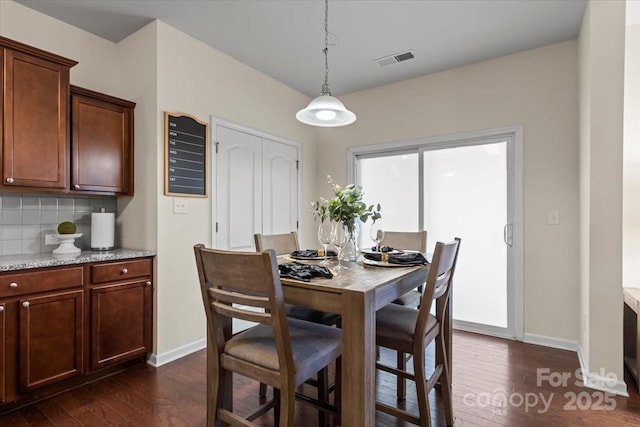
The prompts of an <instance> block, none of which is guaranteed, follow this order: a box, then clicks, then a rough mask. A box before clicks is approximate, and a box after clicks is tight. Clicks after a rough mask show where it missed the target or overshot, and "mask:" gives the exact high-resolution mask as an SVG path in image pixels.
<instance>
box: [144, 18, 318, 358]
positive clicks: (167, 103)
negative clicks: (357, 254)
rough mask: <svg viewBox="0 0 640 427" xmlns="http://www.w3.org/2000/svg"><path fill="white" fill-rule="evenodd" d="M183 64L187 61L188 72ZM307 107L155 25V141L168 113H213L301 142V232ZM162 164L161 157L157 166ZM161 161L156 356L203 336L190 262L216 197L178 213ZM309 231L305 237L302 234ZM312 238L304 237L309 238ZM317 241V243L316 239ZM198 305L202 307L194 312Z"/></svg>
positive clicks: (310, 169) (306, 189)
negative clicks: (302, 117) (166, 190)
mask: <svg viewBox="0 0 640 427" xmlns="http://www.w3.org/2000/svg"><path fill="white" fill-rule="evenodd" d="M183 64H189V66H188V67H186V66H183ZM306 103H308V98H307V97H306V96H304V95H302V94H301V93H299V92H297V91H295V90H293V89H291V88H288V87H287V86H284V85H283V84H281V83H279V82H277V81H275V80H273V79H271V78H269V77H267V76H265V75H263V74H260V73H258V72H256V71H255V70H253V69H252V68H250V67H248V66H246V65H244V64H242V63H240V62H238V61H237V60H235V59H233V58H231V57H229V56H227V55H225V54H223V53H221V52H219V51H216V50H215V49H212V48H210V47H208V46H206V45H204V44H203V43H201V42H199V41H197V40H195V39H193V38H191V37H189V36H187V35H186V34H184V33H182V32H180V31H178V30H176V29H174V28H172V27H170V26H168V25H166V24H164V23H161V22H160V23H158V111H157V120H158V129H157V132H158V138H157V140H156V143H157V144H158V145H161V144H163V141H164V140H163V131H162V126H163V116H162V114H163V112H164V111H183V112H188V113H189V114H192V115H194V116H196V117H198V118H199V119H200V120H204V121H208V120H209V116H210V115H211V114H213V115H216V116H219V117H222V118H224V119H227V120H230V121H233V122H237V123H241V124H243V125H246V126H249V127H253V128H255V129H260V130H262V131H265V132H269V133H271V134H275V135H278V136H282V137H284V138H288V139H291V140H294V141H298V142H300V143H301V144H302V164H303V184H302V186H303V188H302V191H303V194H304V195H305V196H306V197H305V198H304V199H303V202H302V209H303V213H302V214H301V219H302V226H303V229H304V227H305V225H307V224H306V223H307V222H309V221H311V216H310V215H306V214H305V207H306V206H308V205H309V203H310V200H309V197H310V196H311V195H312V194H313V192H314V191H313V188H314V184H315V183H313V181H312V179H313V178H314V177H315V173H316V171H315V155H316V153H315V146H314V145H315V144H314V133H313V129H312V128H309V127H307V126H305V125H302V124H300V123H298V122H297V121H296V120H295V111H297V110H298V109H300V108H302V107H303V106H304V105H306ZM161 160H162V159H161V158H158V162H160V161H161ZM160 166H161V165H160V163H158V169H157V174H158V175H157V176H158V185H157V188H156V191H157V193H158V194H160V196H159V199H158V209H157V215H158V278H159V282H158V286H159V288H158V306H157V310H158V353H160V354H162V353H163V352H165V351H169V350H171V349H174V348H176V347H178V346H180V345H184V344H187V343H189V342H192V341H194V340H196V339H198V338H202V337H203V336H204V316H203V312H202V310H201V309H200V306H201V305H202V302H201V296H200V294H199V291H198V288H197V286H196V284H197V280H198V279H197V274H196V271H195V264H194V258H193V245H194V244H195V243H199V242H201V243H204V244H205V245H210V244H211V225H210V219H211V215H212V200H211V197H209V198H207V199H195V198H193V199H189V201H188V203H189V214H187V215H175V214H173V198H172V197H166V196H163V195H162V191H163V188H162V183H163V181H162V179H163V178H162V174H163V169H162V167H160ZM303 234H304V233H303ZM304 239H307V240H308V238H307V236H306V235H305V236H304ZM314 241H315V239H314ZM194 307H197V309H194Z"/></svg>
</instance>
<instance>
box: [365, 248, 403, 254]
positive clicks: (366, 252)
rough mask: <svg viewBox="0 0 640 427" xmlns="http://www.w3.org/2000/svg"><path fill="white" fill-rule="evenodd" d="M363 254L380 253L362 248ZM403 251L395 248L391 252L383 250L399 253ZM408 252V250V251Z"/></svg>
mask: <svg viewBox="0 0 640 427" xmlns="http://www.w3.org/2000/svg"><path fill="white" fill-rule="evenodd" d="M360 252H362V253H363V254H379V253H380V252H379V251H372V250H371V249H360ZM400 252H401V251H399V250H397V249H394V250H392V251H391V252H382V253H383V254H399V253H400ZM407 252H408V251H407Z"/></svg>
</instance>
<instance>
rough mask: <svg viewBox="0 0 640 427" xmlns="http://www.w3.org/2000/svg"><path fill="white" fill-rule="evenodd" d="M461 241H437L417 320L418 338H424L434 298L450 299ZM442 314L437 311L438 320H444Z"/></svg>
mask: <svg viewBox="0 0 640 427" xmlns="http://www.w3.org/2000/svg"><path fill="white" fill-rule="evenodd" d="M460 242H461V239H459V238H456V239H455V240H454V241H453V242H449V243H442V242H437V243H436V248H435V251H434V253H433V258H432V260H431V266H430V267H429V273H428V275H427V282H426V286H425V290H424V294H423V298H422V302H421V304H420V308H419V313H418V320H417V322H416V330H415V337H416V339H423V338H424V335H425V333H426V327H427V321H428V319H429V313H430V312H431V305H432V302H433V300H434V299H436V298H446V299H448V298H449V295H450V294H451V283H452V279H453V274H454V272H455V267H456V261H457V259H458V251H459V249H460ZM445 301H446V300H445ZM441 315H442V313H436V317H437V318H438V321H441V320H442V319H440V318H439V317H440V316H441Z"/></svg>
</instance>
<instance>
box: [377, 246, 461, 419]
mask: <svg viewBox="0 0 640 427" xmlns="http://www.w3.org/2000/svg"><path fill="white" fill-rule="evenodd" d="M460 242H461V239H460V238H456V239H455V240H454V241H453V242H450V243H442V242H438V243H436V248H435V251H434V253H433V259H432V261H431V265H430V267H429V272H428V273H427V281H426V284H425V289H424V294H423V298H422V303H421V304H420V308H419V309H418V310H415V309H413V308H409V307H405V306H401V305H398V304H389V305H387V306H385V307H382V308H381V309H380V310H378V312H377V313H376V344H377V345H379V346H381V347H386V348H390V349H392V350H395V351H397V352H403V353H411V354H412V355H413V371H414V373H411V372H409V371H407V370H406V369H398V368H394V367H391V366H387V365H383V364H382V363H380V362H378V363H376V368H377V369H378V370H381V371H384V372H389V373H391V374H394V375H396V376H398V377H400V376H402V377H404V378H407V379H409V380H412V381H414V382H415V384H416V391H417V395H418V410H419V415H418V416H417V417H416V416H415V415H414V414H411V413H409V412H408V411H406V410H403V409H400V408H398V407H394V406H390V405H387V404H385V403H382V402H376V409H378V410H380V411H383V412H385V413H387V414H390V415H392V416H395V417H397V418H401V419H403V420H405V421H409V422H411V423H413V424H417V425H419V426H423V427H424V426H430V425H431V413H430V408H429V392H430V391H431V389H432V388H434V386H435V385H436V383H437V382H438V381H439V383H440V388H439V389H440V392H441V393H442V399H443V403H444V411H445V417H446V422H447V425H449V426H451V425H453V405H452V398H451V373H452V370H451V368H452V367H451V362H450V358H449V357H450V354H451V350H452V349H451V348H450V340H448V339H446V338H447V334H448V333H449V332H450V329H448V328H450V323H449V319H447V315H448V310H449V303H450V301H451V292H452V278H453V273H454V271H455V268H456V263H457V259H458V250H459V248H460ZM434 300H438V303H437V304H436V313H435V316H434V315H432V314H431V313H430V312H431V305H432V302H433V301H434ZM436 339H440V345H436V358H435V359H436V366H435V369H434V371H433V373H432V374H431V376H429V377H428V378H427V376H426V371H425V348H426V347H427V346H428V345H429V344H431V343H433V342H435V340H436Z"/></svg>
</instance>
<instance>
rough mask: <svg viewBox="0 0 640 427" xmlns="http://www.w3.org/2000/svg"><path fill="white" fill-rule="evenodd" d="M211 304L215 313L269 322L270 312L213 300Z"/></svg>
mask: <svg viewBox="0 0 640 427" xmlns="http://www.w3.org/2000/svg"><path fill="white" fill-rule="evenodd" d="M211 306H212V307H213V310H214V311H215V312H216V313H218V314H221V315H223V316H228V317H233V318H236V319H242V320H246V321H248V322H256V323H271V313H258V312H255V311H250V310H246V309H243V308H240V307H234V306H232V305H227V304H222V303H219V302H215V301H214V302H213V303H211Z"/></svg>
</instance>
